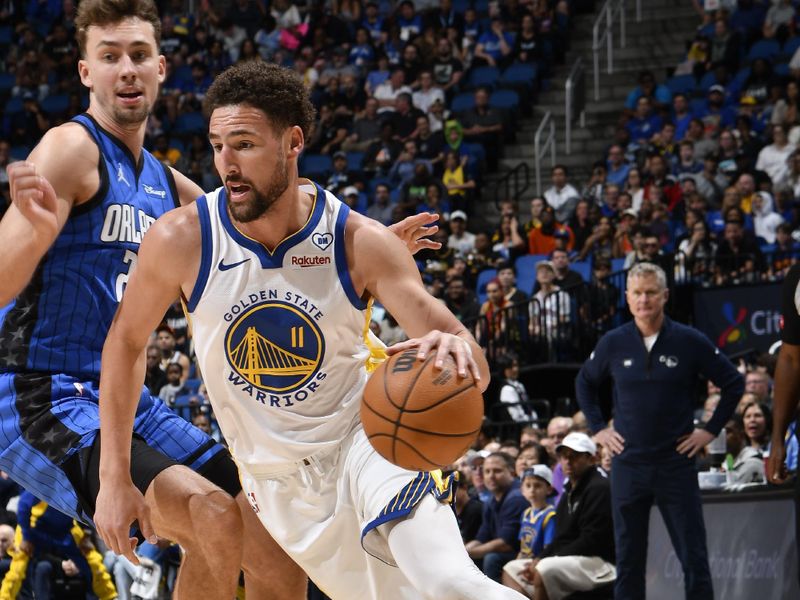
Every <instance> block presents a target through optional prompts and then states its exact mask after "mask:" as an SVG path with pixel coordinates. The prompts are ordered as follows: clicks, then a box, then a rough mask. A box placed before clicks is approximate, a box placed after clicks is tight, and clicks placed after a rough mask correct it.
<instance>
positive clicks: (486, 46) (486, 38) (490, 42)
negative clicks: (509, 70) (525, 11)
mask: <svg viewBox="0 0 800 600" xmlns="http://www.w3.org/2000/svg"><path fill="white" fill-rule="evenodd" d="M503 38H504V39H505V41H506V45H507V46H508V47H509V49H510V48H512V47H513V46H514V36H512V35H511V34H510V33H508V32H507V31H505V32H503ZM478 43H479V44H482V45H483V51H484V52H485V53H486V54H488V55H489V56H491V57H492V58H493V59H495V60H501V59H502V58H503V51H502V49H501V48H500V36H499V35H497V34H496V33H495V32H494V31H487V32H486V33H484V34H483V35H482V36H481V37H479V38H478Z"/></svg>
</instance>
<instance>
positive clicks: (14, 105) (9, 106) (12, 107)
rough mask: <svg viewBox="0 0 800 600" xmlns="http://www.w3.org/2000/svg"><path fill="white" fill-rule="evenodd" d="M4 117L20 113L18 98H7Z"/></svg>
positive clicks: (20, 106) (20, 100)
mask: <svg viewBox="0 0 800 600" xmlns="http://www.w3.org/2000/svg"><path fill="white" fill-rule="evenodd" d="M4 112H5V113H6V116H9V115H13V114H16V113H21V112H22V98H20V97H19V96H14V97H13V98H9V100H8V102H6V107H5V109H4Z"/></svg>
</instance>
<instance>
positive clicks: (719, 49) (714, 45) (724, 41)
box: [710, 16, 742, 73]
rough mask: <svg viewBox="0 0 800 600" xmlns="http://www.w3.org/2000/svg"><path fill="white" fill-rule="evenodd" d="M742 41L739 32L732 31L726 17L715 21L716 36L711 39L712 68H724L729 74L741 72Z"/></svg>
mask: <svg viewBox="0 0 800 600" xmlns="http://www.w3.org/2000/svg"><path fill="white" fill-rule="evenodd" d="M741 48H742V39H741V35H740V33H739V32H738V31H730V30H729V29H728V22H727V21H726V20H725V18H724V17H721V16H720V17H717V18H716V19H715V20H714V36H713V37H712V38H711V65H710V66H711V68H712V69H716V68H718V67H720V66H722V67H724V68H725V70H726V71H727V72H728V73H736V72H737V71H738V70H739V61H740V56H741Z"/></svg>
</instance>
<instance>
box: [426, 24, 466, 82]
mask: <svg viewBox="0 0 800 600" xmlns="http://www.w3.org/2000/svg"><path fill="white" fill-rule="evenodd" d="M431 68H432V70H433V79H434V81H435V82H436V85H437V86H439V87H440V88H441V89H442V90H444V92H445V93H446V94H447V93H450V92H451V90H452V89H453V87H454V86H457V85H458V83H459V81H461V76H462V75H463V73H464V65H463V64H462V62H461V61H460V60H458V59H457V58H456V57H454V56H453V46H452V44H451V43H450V40H448V39H447V38H440V39H439V41H438V42H437V43H436V56H435V57H434V59H433V64H432V65H431Z"/></svg>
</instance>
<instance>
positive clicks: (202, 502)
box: [0, 0, 305, 598]
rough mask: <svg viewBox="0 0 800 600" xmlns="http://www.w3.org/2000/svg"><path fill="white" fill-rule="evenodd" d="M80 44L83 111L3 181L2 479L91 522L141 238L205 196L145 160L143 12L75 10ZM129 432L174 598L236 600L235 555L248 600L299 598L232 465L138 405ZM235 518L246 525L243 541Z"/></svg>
mask: <svg viewBox="0 0 800 600" xmlns="http://www.w3.org/2000/svg"><path fill="white" fill-rule="evenodd" d="M76 29H77V31H78V43H79V47H80V51H81V60H80V63H79V73H80V77H81V80H82V82H83V84H84V85H85V86H86V87H87V88H89V90H90V104H89V109H88V111H87V113H86V114H85V115H81V116H78V117H76V118H75V119H73V120H72V121H70V122H68V123H66V124H64V125H61V126H59V127H56V128H53V129H51V130H50V131H49V132H48V133H47V134H46V135H45V136H44V138H43V139H42V141H41V142H40V143H39V144H38V145H37V146H36V148H35V149H34V150H33V152H32V153H31V155H30V157H29V159H28V161H27V162H25V163H19V164H16V165H13V166H12V167H10V168H9V179H10V186H11V197H12V199H13V205H12V206H11V207H10V208H9V210H8V212H7V213H6V215H5V216H4V218H3V220H2V222H0V281H2V284H1V285H0V306H3V307H4V308H2V309H0V319H2V321H0V468H1V469H3V470H4V471H7V472H8V473H9V474H10V475H11V477H12V478H13V479H14V480H16V481H17V482H19V483H21V484H22V485H23V486H24V487H25V488H27V489H28V490H30V491H31V492H33V493H35V494H36V495H37V496H38V497H40V498H42V499H44V500H46V501H47V502H48V503H49V504H50V505H52V506H53V507H55V508H58V510H60V511H62V512H64V513H65V514H68V515H70V516H73V517H75V518H78V519H81V520H83V521H89V520H90V518H91V516H92V513H93V510H94V502H95V497H96V494H97V490H98V481H99V474H98V457H99V453H100V447H99V446H100V442H99V436H98V430H99V417H98V388H99V373H100V353H101V349H102V345H103V341H104V338H105V335H106V333H107V331H108V328H109V325H110V322H111V319H112V317H113V315H114V312H115V311H116V308H117V305H118V303H119V300H120V298H121V296H122V293H123V290H124V288H125V284H126V282H127V279H128V275H129V273H130V272H131V270H132V269H133V268H134V266H135V264H136V256H137V255H136V253H137V250H138V247H139V243H140V242H141V239H142V237H143V236H144V234H145V232H146V231H147V229H148V228H149V226H150V225H151V224H152V223H153V222H154V221H155V219H157V218H158V217H159V216H161V215H162V214H163V213H165V212H166V211H168V210H169V209H171V208H174V207H175V206H178V205H179V204H180V203H187V202H191V201H192V200H193V199H194V198H196V197H198V196H199V195H200V194H201V193H202V190H200V189H199V188H198V187H197V186H196V185H195V184H194V183H192V182H191V181H189V180H188V179H187V178H185V177H183V176H182V175H180V174H179V173H177V172H175V171H173V170H171V169H169V168H165V167H164V166H162V165H161V164H160V163H159V162H158V161H157V160H156V159H155V158H153V156H152V155H151V154H150V153H148V152H147V151H145V150H143V148H142V144H143V141H144V134H145V124H146V120H147V116H148V114H149V112H150V110H151V108H152V104H153V103H154V102H155V100H156V97H157V93H158V86H159V84H160V83H161V82H162V81H163V79H164V76H165V69H166V61H165V59H164V57H163V56H160V55H159V53H158V48H159V38H160V20H159V17H158V14H157V12H156V8H155V5H154V3H153V2H152V0H84V2H82V3H81V5H80V9H79V11H78V15H77V19H76ZM135 428H136V436H135V438H134V442H133V447H132V452H133V458H132V461H131V474H132V477H133V481H134V483H135V485H136V486H137V488H138V502H140V503H142V504H145V503H146V504H145V507H146V509H147V510H148V511H149V513H148V514H149V519H143V520H142V523H141V525H142V532H143V533H144V534H145V536H147V537H153V536H154V534H158V535H159V536H162V537H166V538H170V539H173V540H175V541H178V542H179V543H180V544H181V545H182V546H183V547H184V548H185V549H186V551H187V553H186V559H185V561H184V566H183V568H182V572H181V575H180V576H179V581H178V585H177V597H179V598H231V597H233V596H234V593H235V589H236V583H237V576H238V572H239V568H240V564H241V563H242V556H243V553H244V556H245V557H246V561H245V564H244V568H245V572H246V575H247V583H248V586H249V587H250V589H251V590H254V591H255V593H254V596H256V597H259V598H262V597H263V598H284V597H286V598H301V597H304V596H303V591H304V581H305V578H304V577H303V574H302V572H301V571H300V570H299V569H298V568H297V567H296V566H294V564H293V563H292V562H291V561H289V560H288V559H287V557H286V556H285V555H284V554H283V552H282V551H281V550H280V549H279V548H278V547H277V546H276V545H275V544H274V542H272V540H271V539H270V538H269V536H265V535H263V528H261V527H260V526H259V525H258V523H256V522H255V519H254V518H253V517H252V512H251V511H250V510H249V508H248V509H247V510H246V511H245V513H244V517H243V516H242V515H241V514H240V510H239V508H238V507H237V501H235V500H234V499H233V498H232V497H231V496H237V495H238V497H239V500H238V501H239V502H241V503H242V506H246V504H245V501H244V499H243V498H242V494H241V492H240V490H241V487H240V485H239V481H238V477H237V472H236V468H235V465H234V464H233V462H232V460H231V458H230V456H229V454H228V453H227V451H226V450H225V449H224V448H222V447H221V446H220V445H218V444H216V443H215V442H214V441H213V440H211V439H210V438H208V436H206V435H205V434H203V433H201V432H200V431H199V430H197V429H195V428H194V427H192V426H190V425H189V424H188V423H186V422H184V421H183V420H181V419H180V418H178V417H177V416H176V415H174V414H173V413H171V412H170V411H169V410H168V409H166V408H165V407H164V405H163V404H162V403H161V402H160V401H159V400H157V399H154V398H151V397H150V396H149V395H148V394H147V393H146V392H143V393H142V395H141V399H140V402H139V406H138V408H137V411H136V425H135ZM184 465H185V466H184ZM188 467H191V469H190V468H188ZM192 469H194V470H192ZM195 471H197V472H198V473H201V474H203V475H205V476H206V477H207V478H208V479H206V478H204V477H201V476H200V475H198V474H197V473H195ZM209 480H210V481H209ZM211 481H213V482H214V483H216V484H217V485H214V484H212V483H211ZM220 488H222V489H224V490H225V491H227V492H228V493H227V494H226V493H224V492H223V491H222V489H220ZM229 494H230V495H229ZM118 508H119V511H120V512H121V513H123V514H125V513H126V511H128V512H129V511H130V507H129V506H125V505H121V506H119V507H118ZM243 518H244V519H246V520H248V519H252V520H253V521H254V523H252V524H250V525H249V526H246V531H247V536H246V537H244V536H243V535H242V532H243V522H242V519H243ZM150 523H152V526H151V524H150ZM245 525H247V523H246V522H245ZM243 537H244V541H242V540H243ZM127 554H128V555H129V557H131V558H133V559H134V560H135V557H133V552H132V550H129V551H128V553H127ZM209 573H213V574H214V576H213V577H208V576H207V575H208V574H209ZM284 582H285V583H284ZM273 594H274V595H273Z"/></svg>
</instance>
